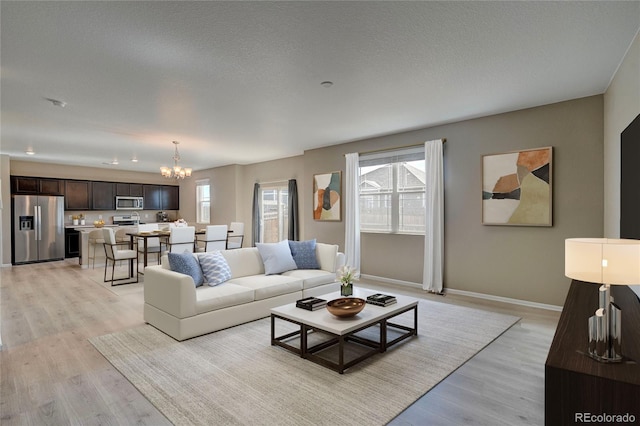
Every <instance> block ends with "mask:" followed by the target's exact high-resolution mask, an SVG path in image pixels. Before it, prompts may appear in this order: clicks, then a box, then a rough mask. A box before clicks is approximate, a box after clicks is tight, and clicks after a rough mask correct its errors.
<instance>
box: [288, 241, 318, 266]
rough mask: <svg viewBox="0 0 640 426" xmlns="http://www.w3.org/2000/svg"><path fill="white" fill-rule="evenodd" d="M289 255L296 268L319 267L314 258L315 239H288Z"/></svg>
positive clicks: (316, 259)
mask: <svg viewBox="0 0 640 426" xmlns="http://www.w3.org/2000/svg"><path fill="white" fill-rule="evenodd" d="M289 248H290V249H291V256H293V260H294V261H295V262H296V266H298V269H320V265H319V264H318V258H316V240H315V239H313V240H307V241H289Z"/></svg>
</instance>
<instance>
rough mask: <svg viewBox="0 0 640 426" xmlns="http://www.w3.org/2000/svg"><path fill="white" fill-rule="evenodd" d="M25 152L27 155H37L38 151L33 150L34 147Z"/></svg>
mask: <svg viewBox="0 0 640 426" xmlns="http://www.w3.org/2000/svg"><path fill="white" fill-rule="evenodd" d="M24 153H25V154H27V155H36V153H35V152H34V151H33V149H32V148H27V150H26V151H25V152H24Z"/></svg>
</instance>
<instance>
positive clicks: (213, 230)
mask: <svg viewBox="0 0 640 426" xmlns="http://www.w3.org/2000/svg"><path fill="white" fill-rule="evenodd" d="M227 229H228V227H227V225H209V226H207V228H206V231H205V234H204V239H198V240H197V241H198V242H200V243H204V246H202V247H198V250H197V251H199V252H205V251H216V250H224V249H226V248H227Z"/></svg>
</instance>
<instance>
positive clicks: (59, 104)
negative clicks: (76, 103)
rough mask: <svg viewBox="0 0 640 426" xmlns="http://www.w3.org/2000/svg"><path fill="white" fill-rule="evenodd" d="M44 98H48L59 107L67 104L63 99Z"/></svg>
mask: <svg viewBox="0 0 640 426" xmlns="http://www.w3.org/2000/svg"><path fill="white" fill-rule="evenodd" d="M45 99H46V100H48V101H49V102H51V103H52V104H53V105H54V106H57V107H60V108H64V107H66V106H67V103H66V102H64V101H60V100H58V99H52V98H45Z"/></svg>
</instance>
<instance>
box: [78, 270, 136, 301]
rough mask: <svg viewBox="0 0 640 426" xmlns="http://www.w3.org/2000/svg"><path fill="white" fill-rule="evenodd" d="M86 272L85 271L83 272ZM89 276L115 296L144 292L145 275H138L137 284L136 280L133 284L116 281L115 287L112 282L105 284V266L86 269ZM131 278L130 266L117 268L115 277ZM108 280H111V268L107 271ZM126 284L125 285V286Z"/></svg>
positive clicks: (125, 281)
mask: <svg viewBox="0 0 640 426" xmlns="http://www.w3.org/2000/svg"><path fill="white" fill-rule="evenodd" d="M83 271H85V270H83ZM86 271H87V274H89V279H90V280H91V281H93V282H94V283H96V284H98V285H100V286H102V287H104V288H106V289H107V290H109V291H110V292H111V293H113V294H117V295H118V296H124V295H128V294H132V293H140V292H142V291H143V288H144V287H143V284H142V283H143V282H144V275H138V282H137V283H136V282H135V278H134V279H133V280H132V281H133V282H131V283H127V281H128V280H123V281H115V284H116V285H114V286H112V285H111V281H108V282H104V266H100V267H96V268H95V269H93V268H87V269H86ZM128 276H129V268H128V266H118V267H116V268H115V274H114V277H115V278H116V279H118V278H125V277H128ZM107 278H109V279H111V268H108V269H107ZM123 283H125V284H123Z"/></svg>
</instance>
